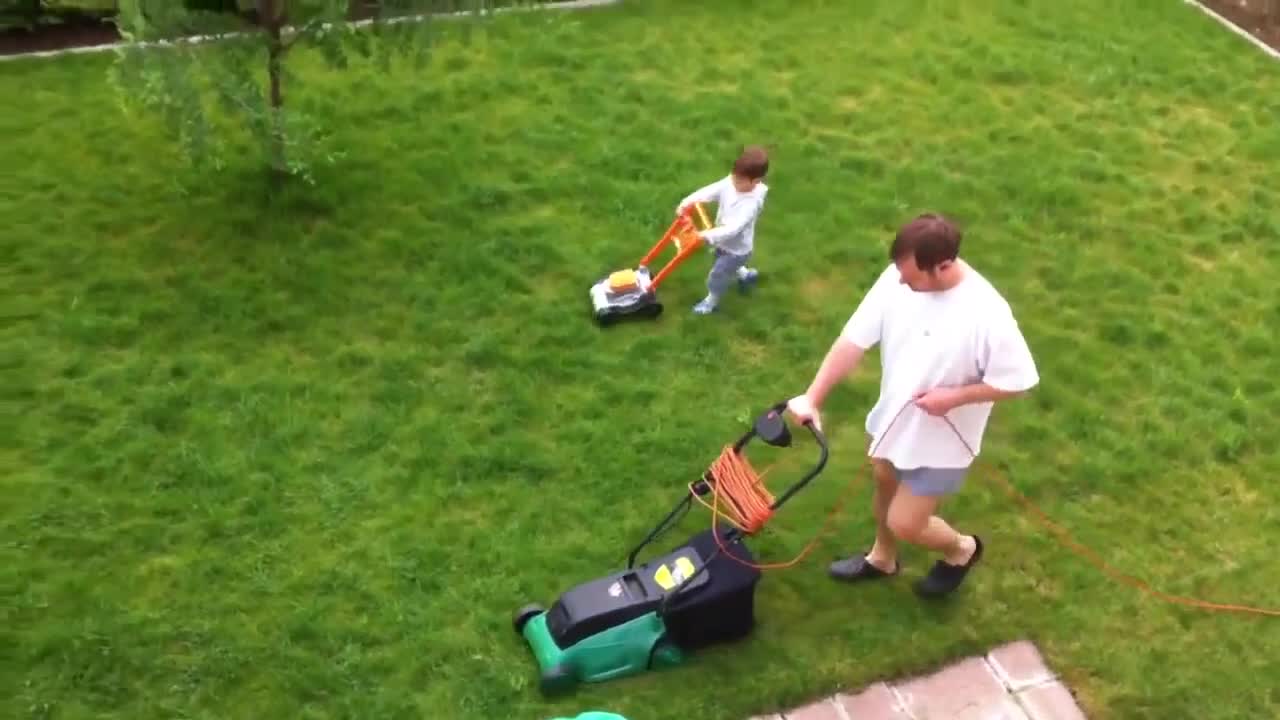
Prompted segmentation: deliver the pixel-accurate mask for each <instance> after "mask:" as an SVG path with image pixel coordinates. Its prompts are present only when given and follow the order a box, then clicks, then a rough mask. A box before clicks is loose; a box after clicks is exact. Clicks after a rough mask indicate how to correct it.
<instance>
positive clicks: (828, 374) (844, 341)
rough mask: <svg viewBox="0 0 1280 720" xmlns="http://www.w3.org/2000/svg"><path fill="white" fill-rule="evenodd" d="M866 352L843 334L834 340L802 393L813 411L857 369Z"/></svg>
mask: <svg viewBox="0 0 1280 720" xmlns="http://www.w3.org/2000/svg"><path fill="white" fill-rule="evenodd" d="M866 352H867V351H866V350H865V349H864V348H862V347H859V346H858V345H857V344H856V343H854V342H853V341H852V340H850V339H849V338H847V337H845V336H844V335H843V334H841V335H840V337H837V338H836V341H835V342H834V343H832V344H831V349H830V350H828V351H827V356H826V357H825V358H823V360H822V365H820V366H819V367H818V372H817V373H816V374H815V375H814V376H813V382H811V383H809V388H808V389H807V390H805V391H804V394H805V396H806V397H808V398H809V402H810V403H812V405H813V407H814V409H815V410H816V409H818V408H820V407H822V404H823V403H824V402H826V400H827V395H828V394H830V393H831V389H832V388H834V387H835V386H836V385H837V384H839V382H840V381H841V380H843V379H844V378H845V377H846V376H847V375H849V373H851V372H853V371H854V370H856V369H857V368H858V363H860V362H861V361H862V356H863V355H865V354H866Z"/></svg>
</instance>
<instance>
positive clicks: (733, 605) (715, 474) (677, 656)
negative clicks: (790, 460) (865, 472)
mask: <svg viewBox="0 0 1280 720" xmlns="http://www.w3.org/2000/svg"><path fill="white" fill-rule="evenodd" d="M785 410H786V403H781V404H779V405H775V406H773V407H772V408H770V409H769V410H768V411H767V412H765V413H764V414H763V415H761V416H760V417H759V418H757V419H756V421H755V422H754V424H753V426H752V427H751V429H749V430H748V431H747V432H746V433H744V434H743V435H742V436H741V437H740V438H739V439H738V441H737V442H736V443H734V445H732V446H729V447H725V448H724V450H723V451H722V452H721V454H720V456H719V457H718V458H717V459H716V461H715V463H713V464H712V466H711V467H710V468H708V469H707V470H706V471H705V472H704V473H703V474H702V476H701V478H700V479H698V480H696V481H694V482H692V483H689V485H688V492H686V493H685V494H684V496H683V497H682V499H681V500H680V502H679V503H677V504H676V506H675V508H673V509H672V510H671V512H670V513H668V514H667V516H666V517H665V518H663V519H662V521H660V522H659V523H658V524H657V525H656V526H655V527H654V528H653V529H652V530H651V531H650V532H649V534H648V536H647V537H645V538H644V540H642V541H641V542H640V544H639V545H637V546H636V547H635V548H634V549H633V550H632V551H631V554H630V556H629V557H628V558H627V567H626V569H625V570H621V571H616V572H613V573H611V574H609V575H606V576H604V577H601V578H598V579H596V580H590V581H587V582H584V583H581V584H579V585H577V586H576V587H573V588H571V589H570V590H568V591H567V592H565V593H564V594H563V595H561V596H560V597H559V599H557V600H556V601H555V603H554V604H552V606H551V608H550V609H543V608H542V607H541V606H539V605H527V606H525V607H523V608H521V609H520V610H519V611H517V612H516V614H515V619H514V621H515V622H514V624H515V631H516V632H517V633H518V634H520V635H521V636H523V637H524V639H525V641H527V642H528V644H529V646H530V648H531V649H532V650H533V655H534V658H535V659H536V660H537V663H538V667H539V670H540V673H541V689H542V692H543V693H544V694H548V695H551V694H558V693H560V692H564V691H567V690H569V689H571V688H573V687H574V686H575V685H576V684H577V683H579V682H600V681H605V680H612V679H615V678H620V677H625V676H629V675H634V674H637V673H640V672H644V671H645V670H650V669H658V668H664V667H671V666H675V665H679V664H681V663H682V662H684V660H685V659H686V658H687V657H688V656H689V655H690V654H691V653H692V652H694V651H696V650H698V649H699V648H703V647H706V646H709V645H713V644H718V643H724V642H730V641H733V640H737V639H740V638H742V637H745V636H746V635H747V634H748V633H750V631H751V630H752V628H753V627H754V625H755V615H754V599H755V598H754V595H755V588H756V584H757V582H758V581H759V579H760V568H759V566H757V565H755V563H754V560H753V557H752V554H751V551H750V550H749V549H748V548H747V547H746V545H745V544H744V542H743V541H744V536H747V535H754V534H755V533H757V532H758V531H759V530H760V529H761V528H763V527H764V524H765V522H767V521H768V520H769V519H770V518H771V517H772V516H773V514H774V512H775V511H777V510H778V508H780V507H782V505H783V504H784V503H785V502H787V500H789V499H790V498H791V497H792V496H793V495H795V494H796V493H797V492H799V491H800V490H801V489H802V488H803V487H804V486H805V485H808V484H809V482H810V481H812V480H813V479H814V478H815V477H817V476H818V474H820V473H821V472H822V470H823V468H824V467H825V466H826V464H827V441H826V438H825V437H824V436H823V434H822V432H821V431H820V430H818V429H817V428H816V427H815V426H814V425H813V424H812V423H809V422H806V423H805V426H806V427H808V428H809V431H810V432H811V433H812V434H813V436H814V439H815V440H816V441H817V445H818V450H819V458H818V462H817V464H816V465H814V467H813V468H812V469H810V470H809V471H808V472H807V473H806V474H805V475H804V476H803V477H802V478H801V479H800V480H799V481H798V482H796V483H795V484H794V485H792V486H791V487H790V488H788V489H787V490H786V492H784V493H783V494H782V495H781V496H779V497H778V498H776V499H775V498H774V497H773V496H772V495H771V494H770V493H769V491H768V489H767V488H766V487H765V486H764V483H763V482H762V480H761V478H760V476H759V474H757V473H756V471H755V469H754V468H753V467H752V466H751V463H750V462H749V461H748V460H747V458H746V456H745V455H744V454H743V449H744V448H745V447H746V445H747V444H748V443H749V442H750V441H751V440H752V439H753V438H757V437H758V438H760V439H761V440H763V441H764V442H765V443H767V444H769V445H771V446H774V447H789V446H790V445H791V441H792V438H791V431H790V429H789V428H788V427H787V423H786V420H785V418H784V417H783V414H782V413H783V412H784V411H785ZM708 494H711V495H712V496H713V501H714V504H710V503H708V502H706V500H704V499H703V498H705V497H706V496H707V495H708ZM695 498H696V499H698V501H699V502H700V503H702V504H703V505H706V506H708V507H710V508H711V509H712V512H713V517H714V516H715V514H716V513H720V512H723V513H724V515H725V517H726V518H727V519H728V520H729V527H727V528H726V527H723V526H717V525H716V524H714V523H713V526H712V528H711V529H709V530H706V531H703V532H701V533H699V534H697V535H695V536H693V537H691V538H690V539H689V540H688V541H687V542H685V543H684V544H683V545H680V546H677V547H676V548H674V549H673V550H671V551H670V552H668V553H667V554H665V555H663V556H661V557H658V558H655V559H653V560H650V561H648V562H645V563H642V564H640V565H638V566H637V565H636V558H637V557H638V556H639V554H640V551H641V550H643V549H644V548H645V546H647V545H648V544H649V543H651V542H653V541H654V540H655V539H656V538H657V537H658V536H659V535H660V534H661V533H663V532H665V531H666V530H668V529H670V528H671V527H674V525H675V523H676V522H677V521H678V520H679V519H680V517H682V516H683V513H684V512H687V511H688V509H689V507H690V506H691V505H692V503H693V501H694V499H695ZM722 507H723V510H722V509H721V508H722Z"/></svg>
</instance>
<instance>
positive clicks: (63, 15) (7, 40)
mask: <svg viewBox="0 0 1280 720" xmlns="http://www.w3.org/2000/svg"><path fill="white" fill-rule="evenodd" d="M552 1H553V0H538V2H539V3H549V2H552ZM512 4H515V3H512ZM378 12H379V11H378V4H377V3H376V2H361V3H352V6H351V10H350V12H349V13H348V14H347V18H348V19H349V20H367V19H371V18H374V17H377V16H378ZM240 16H241V18H242V19H243V20H244V22H245V23H246V26H252V24H253V23H254V22H256V18H255V13H254V12H253V11H252V10H249V11H246V12H243V13H240ZM112 17H113V15H112V13H110V12H101V11H99V12H93V11H80V10H75V9H62V10H58V11H56V12H49V13H47V14H46V15H45V16H44V17H43V18H42V20H41V22H40V23H39V24H37V25H35V26H34V27H30V28H27V27H5V26H4V25H3V24H0V55H21V54H24V53H33V52H50V51H56V50H67V49H72V48H87V47H95V46H100V45H110V44H112V43H117V42H120V40H121V37H120V32H119V30H117V28H116V25H115V22H114V21H113V19H112Z"/></svg>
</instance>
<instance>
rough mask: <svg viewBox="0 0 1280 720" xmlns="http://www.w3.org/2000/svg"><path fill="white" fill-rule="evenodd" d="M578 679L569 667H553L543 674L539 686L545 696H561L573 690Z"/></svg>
mask: <svg viewBox="0 0 1280 720" xmlns="http://www.w3.org/2000/svg"><path fill="white" fill-rule="evenodd" d="M576 684H577V679H576V678H574V676H573V673H572V672H571V671H570V670H569V668H568V667H566V666H564V665H553V666H552V667H549V668H547V669H546V670H544V671H543V672H542V677H541V678H540V681H539V686H540V687H541V688H542V694H543V695H560V694H563V693H566V692H568V691H569V690H572V689H573V686H574V685H576Z"/></svg>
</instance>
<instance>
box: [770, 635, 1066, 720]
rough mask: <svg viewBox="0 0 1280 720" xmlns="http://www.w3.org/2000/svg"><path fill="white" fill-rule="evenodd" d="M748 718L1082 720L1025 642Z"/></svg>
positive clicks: (1050, 671) (1051, 673)
mask: <svg viewBox="0 0 1280 720" xmlns="http://www.w3.org/2000/svg"><path fill="white" fill-rule="evenodd" d="M750 720H1086V718H1085V715H1084V713H1083V712H1082V711H1081V710H1080V706H1079V705H1077V704H1076V701H1075V698H1074V697H1073V696H1072V694H1071V691H1070V690H1069V689H1068V688H1067V687H1066V686H1065V685H1063V684H1062V683H1061V682H1060V681H1059V680H1058V678H1057V676H1056V675H1055V674H1054V673H1053V671H1052V670H1050V669H1049V667H1048V666H1047V665H1046V664H1045V662H1044V658H1043V657H1042V656H1041V655H1040V651H1039V650H1037V649H1036V646H1035V645H1034V644H1032V643H1031V642H1028V641H1026V640H1019V641H1017V642H1012V643H1009V644H1007V645H1001V646H1000V647H997V648H995V649H993V650H991V651H990V652H988V653H987V654H986V655H975V656H973V657H967V658H964V659H962V660H959V661H957V662H953V663H951V664H950V665H947V666H946V667H943V668H941V669H939V670H937V671H935V672H933V673H930V674H927V675H919V676H916V677H909V678H902V679H899V680H892V681H884V682H877V683H873V684H871V685H869V686H867V687H865V688H862V689H860V690H854V691H851V692H849V693H837V694H836V695H833V696H831V697H828V698H824V699H822V700H819V701H816V702H813V703H810V704H808V705H804V706H802V707H797V708H793V709H791V710H786V711H784V712H782V713H774V714H772V715H760V716H757V717H755V718H751V719H750Z"/></svg>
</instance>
